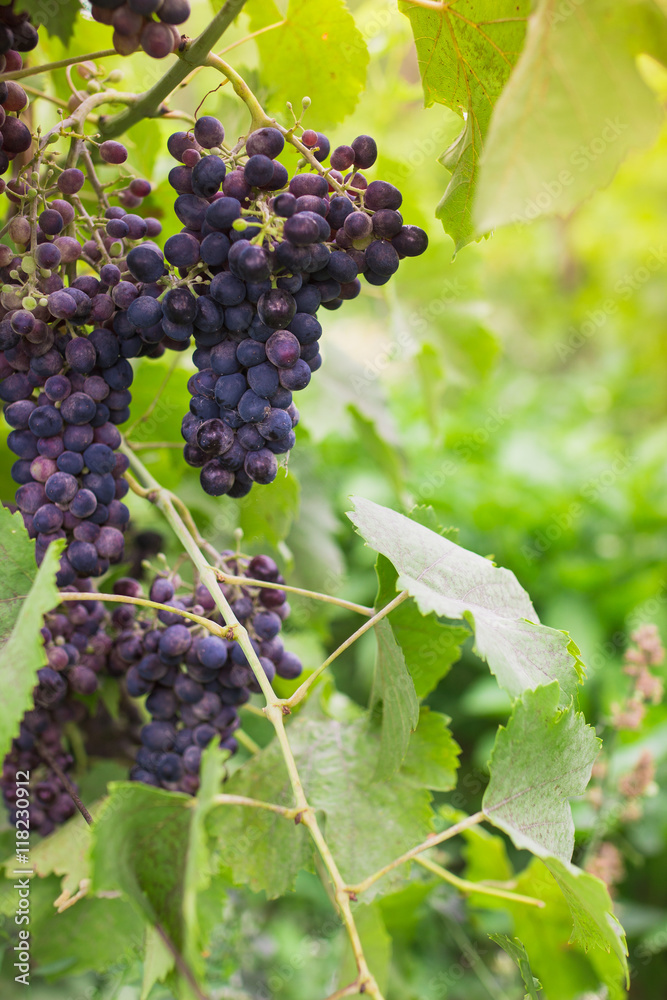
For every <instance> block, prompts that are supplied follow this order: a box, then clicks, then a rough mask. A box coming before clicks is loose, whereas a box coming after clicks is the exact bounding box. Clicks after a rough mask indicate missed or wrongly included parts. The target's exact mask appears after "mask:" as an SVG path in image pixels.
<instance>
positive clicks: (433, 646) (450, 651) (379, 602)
mask: <svg viewBox="0 0 667 1000" xmlns="http://www.w3.org/2000/svg"><path fill="white" fill-rule="evenodd" d="M411 518H412V519H414V513H413V514H411ZM420 523H421V522H420ZM438 533H439V532H438ZM375 569H376V572H377V576H378V592H377V597H376V598H375V607H376V609H377V610H379V609H380V608H383V607H384V606H385V605H386V604H388V603H389V601H391V600H393V599H394V597H396V580H397V578H398V573H397V572H396V570H395V569H394V567H393V566H392V564H391V562H390V561H389V560H388V559H387V558H386V557H385V556H383V555H378V558H377V563H376V566H375ZM387 617H388V619H389V623H390V624H391V627H392V630H393V633H394V636H395V637H396V642H397V643H398V644H399V646H400V647H401V649H402V650H403V656H404V657H405V663H406V666H407V668H408V670H409V671H410V676H411V677H412V680H413V682H414V686H415V691H416V692H417V697H418V698H425V697H426V695H428V694H430V693H431V691H433V690H434V689H435V688H436V687H437V686H438V684H439V682H440V681H441V680H442V678H443V677H445V676H446V675H447V674H448V673H449V670H450V667H451V666H452V664H454V663H456V661H457V660H458V659H459V658H460V656H461V644H462V643H463V642H465V640H466V639H468V638H469V636H470V632H469V631H468V629H467V628H465V627H461V626H459V625H445V624H444V623H443V622H441V621H440V620H439V619H438V618H437V617H436V616H435V615H423V614H422V613H421V612H420V610H419V608H418V607H417V605H416V603H415V601H414V600H413V599H412V598H410V599H409V600H407V601H403V602H402V604H399V605H398V607H397V608H395V609H394V610H393V611H392V612H391V613H390V614H389V615H387Z"/></svg>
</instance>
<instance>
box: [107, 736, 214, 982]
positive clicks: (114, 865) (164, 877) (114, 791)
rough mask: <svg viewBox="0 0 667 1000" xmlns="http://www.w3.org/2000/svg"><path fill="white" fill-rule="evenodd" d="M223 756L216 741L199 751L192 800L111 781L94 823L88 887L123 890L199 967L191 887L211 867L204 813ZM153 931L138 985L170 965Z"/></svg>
mask: <svg viewBox="0 0 667 1000" xmlns="http://www.w3.org/2000/svg"><path fill="white" fill-rule="evenodd" d="M223 759H224V755H223V754H222V753H221V752H220V750H219V749H217V748H215V747H209V749H208V750H207V751H206V753H205V754H204V755H203V757H202V770H201V786H200V791H199V795H198V796H197V798H196V799H195V800H193V799H191V798H190V797H189V796H187V795H181V794H179V793H174V792H167V791H163V790H162V789H158V788H152V787H150V786H147V785H142V784H140V783H129V782H112V783H111V784H110V786H109V789H110V794H109V798H108V799H107V800H106V802H105V803H104V805H103V807H102V809H101V810H100V814H99V816H98V818H97V819H96V821H95V824H94V826H93V828H92V846H91V854H90V857H91V878H92V886H93V891H94V892H96V893H100V892H109V891H120V892H122V893H123V895H124V896H125V897H126V898H127V899H128V900H129V902H130V903H132V905H133V906H134V908H135V909H136V910H137V911H138V912H139V913H140V914H141V915H142V916H143V918H144V920H145V921H146V922H147V924H148V925H149V928H153V929H155V930H158V929H159V928H161V929H162V931H163V932H164V933H166V934H167V936H168V938H169V940H170V941H171V942H172V944H173V945H174V947H175V948H176V949H177V950H178V951H179V952H180V954H181V955H182V956H183V957H184V959H185V960H186V962H187V963H188V965H189V966H190V967H191V968H192V969H193V970H194V971H195V973H197V974H198V973H200V972H201V971H203V970H202V955H201V946H200V937H201V935H200V928H199V921H198V914H197V893H198V892H199V891H200V890H202V889H205V888H206V886H207V885H208V883H209V880H210V877H211V874H212V868H211V865H210V861H209V855H208V847H207V841H206V817H207V815H208V813H209V811H210V810H211V809H212V807H213V800H214V796H215V795H216V794H217V792H218V791H219V788H220V784H221V779H222V774H223ZM158 936H159V938H160V943H158V941H157V939H156V935H155V934H153V935H149V937H148V941H147V943H148V944H149V945H150V949H151V950H150V963H149V964H150V968H149V970H147V971H146V977H145V980H144V992H146V990H150V987H151V986H152V985H153V983H154V982H155V981H156V979H157V978H163V977H164V976H165V975H167V974H168V973H169V972H170V970H171V968H172V965H173V962H172V961H171V960H167V956H166V954H165V949H164V947H161V945H164V944H165V942H164V939H163V937H162V934H158ZM169 950H170V949H169ZM172 958H173V956H172Z"/></svg>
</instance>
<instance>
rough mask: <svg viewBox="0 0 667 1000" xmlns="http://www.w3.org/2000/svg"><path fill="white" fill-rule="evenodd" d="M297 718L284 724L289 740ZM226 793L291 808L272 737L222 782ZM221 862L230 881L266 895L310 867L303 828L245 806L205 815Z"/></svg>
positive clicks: (289, 884)
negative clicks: (225, 781) (264, 746)
mask: <svg viewBox="0 0 667 1000" xmlns="http://www.w3.org/2000/svg"><path fill="white" fill-rule="evenodd" d="M298 725H299V723H298V720H296V721H295V722H293V723H291V725H290V726H289V730H288V733H289V738H290V742H291V741H292V738H293V735H294V733H295V731H298ZM225 794H228V795H244V796H247V797H249V798H251V799H257V800H259V801H262V802H273V803H274V804H275V805H279V806H287V807H290V808H291V807H292V806H293V805H294V797H293V795H292V788H291V785H290V782H289V777H288V774H287V771H286V769H285V762H284V760H283V757H282V754H281V752H280V746H279V744H278V741H277V740H273V741H272V742H271V743H269V745H268V746H267V747H266V748H265V749H264V750H262V752H261V753H258V754H256V755H255V756H254V757H252V758H251V759H250V760H249V761H248V762H247V764H244V765H243V767H241V768H240V769H239V770H238V771H237V772H236V773H235V774H234V775H233V776H232V777H231V778H230V779H229V781H228V782H227V783H226V784H225ZM207 828H208V831H209V833H210V834H211V835H212V836H213V837H214V838H215V849H216V852H217V857H218V861H219V863H220V865H222V867H223V868H225V869H228V870H229V873H230V876H231V879H232V881H233V882H235V883H236V884H237V885H238V884H245V885H249V886H250V888H251V889H253V890H254V891H255V892H260V891H262V890H263V891H264V892H266V894H267V896H268V897H269V899H275V898H276V897H278V896H283V895H284V894H285V893H286V892H289V890H290V889H293V888H294V883H295V881H296V877H297V875H298V873H299V871H301V870H302V869H306V870H310V869H311V868H312V849H311V843H310V838H309V835H308V831H307V830H306V828H305V827H303V826H301V825H296V824H294V823H293V822H291V821H290V820H288V819H286V818H285V817H284V816H281V815H280V814H278V813H274V812H269V811H268V810H264V809H256V808H252V807H247V806H232V805H223V806H218V807H216V808H215V809H213V810H212V811H211V813H210V815H209V816H208V821H207Z"/></svg>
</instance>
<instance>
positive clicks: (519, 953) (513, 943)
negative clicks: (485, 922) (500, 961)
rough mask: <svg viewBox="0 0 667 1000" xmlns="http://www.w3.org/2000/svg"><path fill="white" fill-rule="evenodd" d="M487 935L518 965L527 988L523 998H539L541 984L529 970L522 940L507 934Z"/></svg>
mask: <svg viewBox="0 0 667 1000" xmlns="http://www.w3.org/2000/svg"><path fill="white" fill-rule="evenodd" d="M489 937H490V938H491V940H492V941H495V943H496V944H497V945H500V947H501V948H502V949H503V951H506V952H507V954H508V955H509V956H510V958H511V959H513V961H515V962H516V964H517V966H518V967H519V972H520V973H521V978H522V979H523V984H524V986H525V987H526V989H527V990H528V992H527V993H526V996H525V997H524V1000H540V996H539V994H540V991H541V990H542V984H541V983H540V981H539V980H538V979H535V976H534V975H533V973H532V971H531V968H530V959H529V958H528V953H527V951H526V949H525V947H524V945H523V944H522V942H521V941H519V939H518V938H509V937H508V936H507V934H490V935H489Z"/></svg>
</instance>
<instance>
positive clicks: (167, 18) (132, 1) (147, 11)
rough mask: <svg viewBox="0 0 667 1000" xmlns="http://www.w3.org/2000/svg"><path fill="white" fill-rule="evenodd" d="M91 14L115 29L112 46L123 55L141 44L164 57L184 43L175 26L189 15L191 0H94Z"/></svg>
mask: <svg viewBox="0 0 667 1000" xmlns="http://www.w3.org/2000/svg"><path fill="white" fill-rule="evenodd" d="M92 15H93V17H94V19H95V20H96V21H99V23H100V24H108V25H110V26H111V27H112V28H113V29H114V32H113V46H114V48H115V50H116V52H119V53H120V54H121V55H122V56H129V55H131V53H132V52H136V51H137V49H139V48H141V49H143V50H144V52H145V53H146V55H148V56H151V57H152V58H153V59H164V57H165V56H168V55H169V54H170V53H171V52H175V50H176V49H177V48H178V46H179V45H180V44H181V35H180V33H179V31H178V30H177V28H176V26H177V25H179V24H184V23H185V21H187V19H188V18H189V16H190V4H189V2H188V0H127V2H125V0H94V2H93V5H92Z"/></svg>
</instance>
